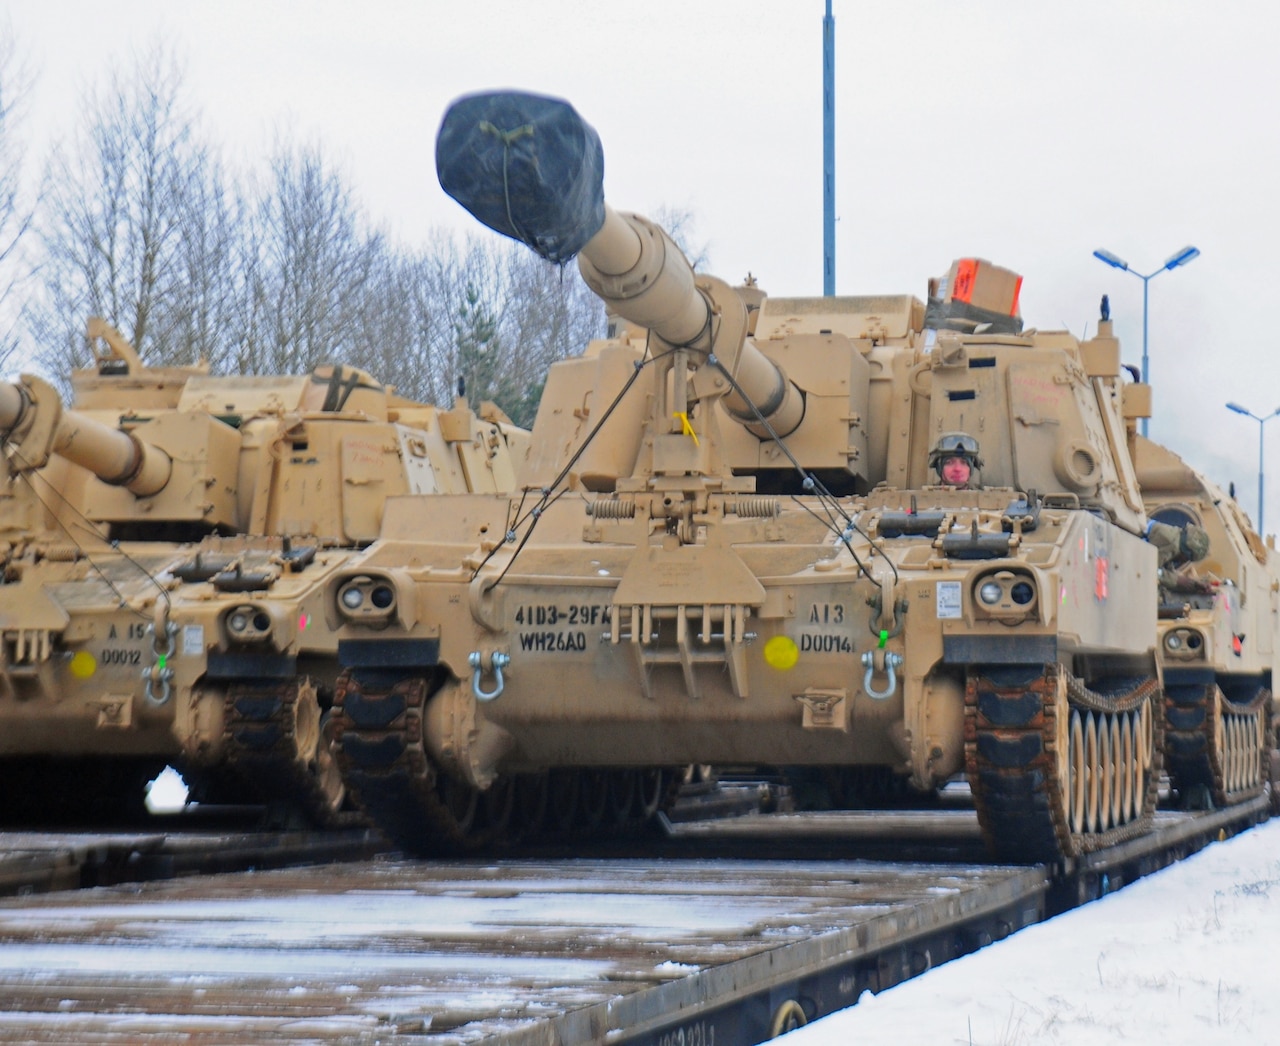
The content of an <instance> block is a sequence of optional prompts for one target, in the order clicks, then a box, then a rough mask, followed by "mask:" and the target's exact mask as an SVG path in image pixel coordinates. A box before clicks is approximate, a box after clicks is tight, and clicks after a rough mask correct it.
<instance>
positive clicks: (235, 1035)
mask: <svg viewBox="0 0 1280 1046" xmlns="http://www.w3.org/2000/svg"><path fill="white" fill-rule="evenodd" d="M1265 816H1266V807H1265V803H1264V802H1261V801H1259V802H1257V803H1254V804H1250V805H1249V806H1248V807H1247V808H1245V807H1242V808H1236V809H1234V810H1230V811H1218V812H1215V813H1209V814H1194V815H1192V814H1173V813H1167V814H1162V815H1161V816H1160V819H1159V823H1158V825H1157V831H1156V832H1155V833H1154V834H1153V835H1152V836H1150V837H1148V839H1147V841H1146V842H1145V843H1142V844H1141V845H1139V844H1128V845H1127V847H1126V848H1117V850H1116V852H1113V853H1104V854H1098V855H1093V856H1092V857H1091V858H1090V859H1089V860H1088V861H1084V862H1077V863H1076V865H1075V866H1073V867H1059V868H1054V867H1049V866H1027V867H1010V866H992V865H986V864H975V863H965V862H963V861H959V860H956V859H954V858H953V859H951V860H949V861H947V862H946V863H941V862H935V863H917V862H909V863H908V862H887V861H873V860H865V859H860V858H848V857H846V858H843V859H832V858H830V857H829V856H826V855H828V854H830V853H831V851H832V848H833V847H836V848H837V849H839V848H840V847H841V846H844V847H846V848H848V849H849V852H856V850H857V846H858V845H859V839H860V838H863V837H866V836H867V835H869V834H873V833H874V832H875V830H876V827H877V825H876V822H877V821H879V822H880V824H879V827H880V828H881V829H885V828H888V829H890V831H891V832H892V833H894V834H897V835H898V836H900V837H901V838H902V839H907V838H912V837H917V836H923V837H927V836H929V835H931V834H932V835H936V836H938V838H939V840H940V845H942V846H943V847H944V848H945V847H947V846H950V845H952V844H953V843H955V842H957V841H958V842H959V843H960V844H961V845H966V844H967V842H968V840H969V838H970V836H971V833H973V832H974V831H976V826H973V825H972V823H971V818H972V815H971V814H966V812H965V811H963V810H949V811H928V812H901V813H897V814H891V815H890V814H877V815H866V814H845V813H838V814H831V813H827V814H818V815H786V816H772V815H771V816H754V817H747V818H738V819H734V820H724V821H716V822H704V823H692V824H682V825H675V826H673V827H672V828H671V831H670V838H669V839H668V840H667V843H666V844H664V845H663V846H658V847H655V850H662V851H665V852H666V856H661V857H656V856H655V857H640V856H634V855H633V856H627V857H600V856H593V857H578V858H571V857H556V856H551V857H549V856H545V855H543V856H537V857H532V858H503V859H495V860H468V861H450V862H410V861H400V860H393V859H390V858H380V859H375V860H372V861H368V860H365V861H355V862H349V863H339V864H332V865H327V866H324V867H306V868H291V869H282V870H275V871H259V872H254V873H252V874H244V873H240V874H218V875H201V876H185V877H182V878H175V879H172V880H170V881H165V882H151V883H146V884H143V885H137V886H130V887H120V886H117V887H111V888H100V889H94V890H76V891H68V892H64V893H56V894H49V895H41V896H34V895H32V896H22V897H13V898H10V899H8V900H5V901H0V941H2V942H3V943H4V947H3V948H0V1039H6V1040H15V1039H16V1040H21V1041H28V1040H31V1041H76V1042H147V1041H173V1040H174V1039H175V1038H182V1037H189V1038H193V1039H198V1040H199V1041H201V1042H206V1043H220V1042H245V1041H262V1040H265V1039H267V1038H271V1039H273V1040H274V1039H283V1040H295V1041H334V1040H343V1041H347V1040H357V1041H387V1040H393V1039H394V1040H397V1041H399V1040H400V1039H404V1040H405V1041H410V1040H413V1041H423V1042H431V1043H439V1044H463V1043H474V1042H499V1043H508V1044H519V1046H533V1044H535V1043H537V1044H542V1043H550V1042H555V1043H558V1044H562V1046H572V1044H577V1043H595V1042H603V1041H608V1042H610V1043H644V1044H659V1046H671V1044H675V1043H684V1044H696V1043H705V1044H708V1046H709V1044H711V1043H714V1042H719V1043H721V1044H723V1043H753V1042H759V1041H763V1040H764V1039H767V1038H769V1037H770V1036H771V1035H772V1034H774V1033H775V1032H776V1031H778V1030H779V1029H781V1028H783V1027H786V1026H787V1024H788V1022H789V1021H795V1020H797V1019H798V1015H799V1014H803V1016H804V1018H806V1019H812V1018H814V1017H816V1016H819V1015H823V1014H826V1013H829V1012H833V1011H834V1010H836V1009H839V1008H841V1007H843V1006H847V1005H850V1004H851V1003H852V1002H854V1001H856V999H857V998H858V996H859V995H860V994H861V993H862V992H863V991H864V990H872V991H878V990H881V989H883V988H885V987H888V986H890V985H892V984H895V983H898V982H900V981H902V980H904V979H906V978H908V977H911V976H914V975H917V974H919V973H921V972H923V971H925V970H927V969H929V968H931V967H932V966H935V965H937V964H938V963H940V962H944V961H946V960H948V959H950V958H952V957H955V956H956V955H959V954H963V953H966V952H968V951H971V950H973V949H975V948H977V947H980V946H982V945H984V944H986V943H989V942H990V941H992V940H997V939H1000V938H1001V937H1003V936H1006V935H1007V934H1009V933H1011V932H1013V931H1015V930H1017V929H1019V928H1021V927H1023V926H1026V925H1028V924H1030V923H1033V922H1036V921H1038V920H1040V919H1042V918H1044V917H1046V915H1048V914H1052V912H1053V911H1055V910H1057V909H1058V908H1060V907H1066V906H1069V905H1070V904H1073V903H1079V902H1080V901H1082V900H1087V899H1089V898H1090V897H1093V896H1097V895H1098V894H1100V893H1102V892H1106V891H1108V890H1110V889H1113V888H1114V887H1115V886H1117V885H1118V884H1120V883H1123V882H1125V881H1128V880H1129V879H1131V878H1133V877H1135V876H1136V875H1139V874H1144V873H1145V872H1146V871H1150V870H1152V869H1154V868H1155V867H1159V866H1161V865H1162V864H1167V863H1170V862H1171V861H1173V860H1176V859H1178V858H1179V857H1181V856H1183V855H1185V854H1186V853H1189V852H1191V851H1193V850H1194V849H1197V848H1199V847H1200V846H1203V845H1205V844H1206V843H1207V842H1209V841H1211V840H1213V839H1214V838H1217V837H1219V836H1220V835H1224V834H1231V833H1232V832H1234V831H1237V830H1239V829H1241V828H1243V827H1247V826H1248V825H1250V824H1252V823H1256V822H1257V821H1259V820H1262V819H1264V818H1265ZM966 818H968V819H969V825H968V826H966ZM217 838H218V837H217V836H216V833H209V834H208V835H207V836H206V837H205V842H204V843H203V844H198V843H196V842H194V841H192V840H183V841H170V842H169V843H168V845H167V847H166V846H165V845H163V844H158V845H157V846H156V848H155V849H154V850H153V852H154V853H163V852H164V851H165V850H166V849H168V850H170V851H174V852H179V851H184V849H185V852H186V853H187V855H188V856H187V859H189V860H191V861H196V858H195V856H194V854H195V851H196V850H198V849H199V848H200V846H202V845H203V846H205V847H206V848H207V849H209V850H210V851H211V854H210V856H211V857H212V856H214V855H213V851H217V852H220V853H221V854H222V855H223V857H224V858H225V856H226V855H227V854H228V853H230V852H231V851H232V850H233V849H234V847H233V846H232V845H231V844H232V840H230V839H229V838H225V837H224V838H223V840H222V842H221V843H218V842H217V841H216V840H217ZM713 839H718V843H717V845H716V846H710V845H709V842H708V841H709V840H713ZM805 839H808V840H809V841H810V843H811V844H812V845H813V846H814V847H815V849H814V850H813V851H812V853H813V854H822V855H824V856H821V857H814V856H812V855H810V856H808V857H806V855H805V853H804V851H803V846H804V845H805V843H804V840H805ZM727 840H732V841H733V846H734V856H725V854H726V853H727V852H728V851H726V850H725V849H724V848H725V847H726V846H728V845H729V843H728V842H727ZM948 840H950V842H948ZM5 841H8V842H11V843H12V842H13V841H14V837H12V836H9V837H4V838H3V839H0V842H5ZM153 842H154V841H153ZM136 844H137V840H135V841H134V845H135V849H136V850H137V852H139V853H142V852H143V851H144V850H145V849H146V848H145V847H138V846H137V845H136ZM76 845H78V846H80V847H81V848H82V850H81V852H85V851H87V850H88V849H91V848H92V846H93V845H94V844H93V843H92V842H91V841H90V840H81V841H79V843H77V844H76ZM101 845H107V849H108V850H110V849H111V847H112V846H115V847H116V848H117V850H119V851H120V852H123V850H124V849H125V847H126V841H125V840H123V839H118V840H115V841H114V842H113V843H110V844H101ZM668 846H674V847H675V848H676V851H677V856H671V851H670V850H668V849H667V847H668ZM704 847H705V848H706V849H707V851H708V852H709V853H713V854H714V856H712V857H699V856H696V855H697V853H698V852H699V850H700V849H701V848H704ZM69 849H72V850H74V849H75V847H69ZM775 849H780V850H783V851H785V854H786V856H785V858H782V859H773V858H772V852H773V851H774V850H775ZM1121 849H1124V850H1125V852H1123V853H1122V852H1120V850H1121ZM55 852H56V851H55ZM748 855H750V856H748ZM11 856H13V855H11ZM300 856H302V855H300ZM316 859H319V860H323V859H326V858H324V857H323V856H317V858H316ZM330 859H331V858H330ZM99 865H100V866H103V867H106V866H108V865H110V862H102V861H100V862H99ZM211 866H212V867H215V868H216V867H218V865H217V864H213V865H211ZM160 868H161V865H160V864H159V863H157V864H156V865H155V868H154V869H153V870H159V869H160ZM174 871H175V872H177V871H179V869H178V868H177V867H176V866H175V868H174Z"/></svg>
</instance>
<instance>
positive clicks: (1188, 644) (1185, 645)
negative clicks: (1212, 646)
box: [1164, 628, 1204, 661]
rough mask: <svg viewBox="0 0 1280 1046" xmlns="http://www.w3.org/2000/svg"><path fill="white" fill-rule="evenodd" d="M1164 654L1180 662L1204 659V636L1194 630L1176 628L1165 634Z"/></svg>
mask: <svg viewBox="0 0 1280 1046" xmlns="http://www.w3.org/2000/svg"><path fill="white" fill-rule="evenodd" d="M1164 652H1165V654H1166V655H1167V656H1168V657H1173V658H1177V659H1178V660H1179V661H1194V660H1196V659H1197V658H1201V657H1204V636H1203V635H1201V633H1200V632H1198V631H1197V630H1196V629H1194V628H1174V629H1170V630H1169V631H1168V632H1166V633H1165V634H1164Z"/></svg>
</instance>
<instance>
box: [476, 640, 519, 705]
mask: <svg viewBox="0 0 1280 1046" xmlns="http://www.w3.org/2000/svg"><path fill="white" fill-rule="evenodd" d="M467 662H468V664H470V665H471V669H472V671H471V692H472V693H473V694H475V695H476V700H477V701H492V700H494V699H495V698H496V697H497V696H498V695H499V694H501V693H502V687H503V685H504V683H503V679H502V670H503V669H504V668H506V667H507V665H509V664H511V655H510V654H504V653H502V651H500V650H497V651H494V653H493V654H492V655H491V656H490V658H489V666H490V668H492V670H493V681H494V688H493V689H492V690H485V689H483V688H482V687H481V686H480V677H481V675H483V674H484V655H483V654H481V653H480V651H479V650H473V651H471V654H470V655H469V656H468V658H467Z"/></svg>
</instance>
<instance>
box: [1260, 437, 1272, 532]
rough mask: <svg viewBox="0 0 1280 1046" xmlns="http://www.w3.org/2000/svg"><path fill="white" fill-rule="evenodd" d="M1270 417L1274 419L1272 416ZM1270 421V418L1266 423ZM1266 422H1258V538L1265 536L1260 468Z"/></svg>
mask: <svg viewBox="0 0 1280 1046" xmlns="http://www.w3.org/2000/svg"><path fill="white" fill-rule="evenodd" d="M1271 417H1275V415H1274V414H1273V415H1272V416H1271ZM1269 420H1271V419H1270V418H1268V419H1267V421H1269ZM1266 428H1267V423H1266V421H1260V422H1258V536H1259V537H1262V538H1265V537H1266V536H1267V530H1266V525H1265V524H1264V523H1263V522H1262V477H1263V475H1264V474H1265V470H1264V469H1263V467H1262V434H1263V432H1265V431H1266Z"/></svg>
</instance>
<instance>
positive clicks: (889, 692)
mask: <svg viewBox="0 0 1280 1046" xmlns="http://www.w3.org/2000/svg"><path fill="white" fill-rule="evenodd" d="M880 653H882V651H881V650H879V649H876V650H867V651H865V652H864V653H863V655H862V664H863V667H864V668H866V672H864V673H863V675H862V689H863V690H865V691H866V692H867V696H868V697H869V698H871V699H872V700H873V701H884V700H886V699H888V698H890V697H893V694H894V691H896V690H897V689H898V675H897V671H898V669H899V668H901V667H902V655H901V654H895V653H894V652H893V651H892V650H890V651H887V652H884V663H883V664H882V665H879V666H877V665H876V660H877V657H876V655H877V654H880ZM877 668H879V669H882V670H883V671H884V673H885V675H886V676H887V677H888V679H887V683H888V685H887V686H886V687H885V688H884V689H883V690H877V689H876V688H875V687H874V686H872V684H871V678H872V676H874V675H875V674H876V670H877Z"/></svg>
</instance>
